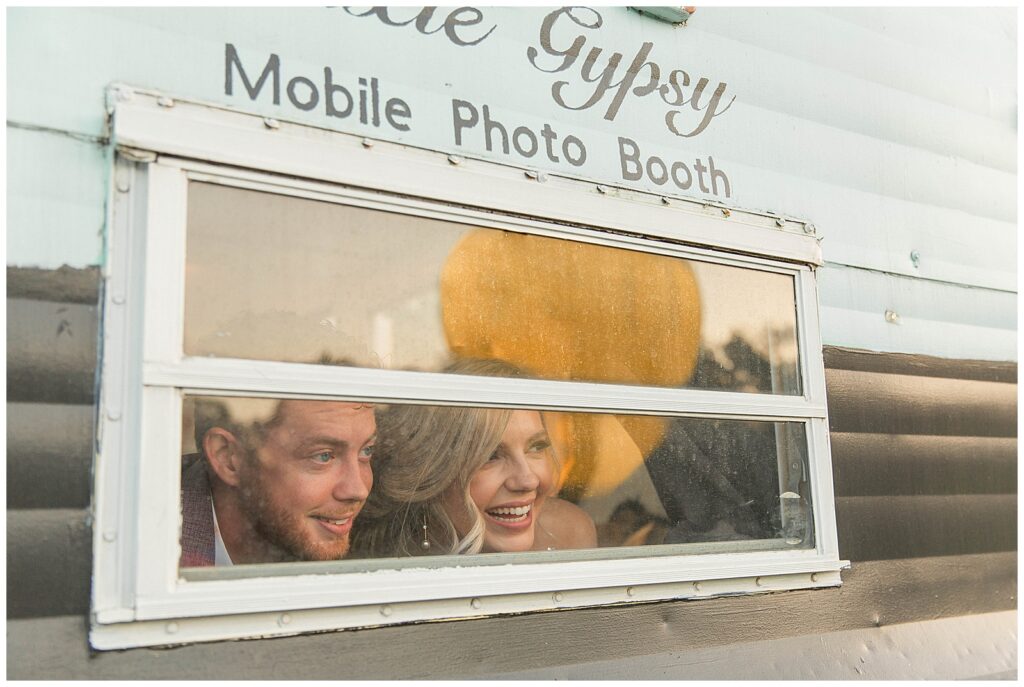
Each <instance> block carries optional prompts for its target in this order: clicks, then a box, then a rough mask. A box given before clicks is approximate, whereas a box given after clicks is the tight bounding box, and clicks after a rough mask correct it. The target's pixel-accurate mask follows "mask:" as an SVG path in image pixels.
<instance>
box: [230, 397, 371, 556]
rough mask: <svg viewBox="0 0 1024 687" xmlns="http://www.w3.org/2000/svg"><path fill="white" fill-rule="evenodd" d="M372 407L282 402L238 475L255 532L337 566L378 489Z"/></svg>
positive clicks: (292, 553)
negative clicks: (354, 525) (375, 484)
mask: <svg viewBox="0 0 1024 687" xmlns="http://www.w3.org/2000/svg"><path fill="white" fill-rule="evenodd" d="M375 441H376V424H375V422H374V417H373V408H372V407H371V406H368V405H362V404H357V403H342V402H338V401H282V403H281V406H280V408H279V412H278V415H277V421H276V422H275V423H274V424H273V425H272V426H271V427H270V428H269V429H267V430H266V431H265V432H264V433H263V439H262V442H261V443H260V445H259V446H257V447H256V448H254V449H253V450H251V451H250V453H249V456H248V459H247V460H246V461H244V468H243V469H242V470H241V471H240V475H239V488H240V489H241V492H242V494H241V496H242V504H243V507H244V508H245V511H246V514H247V516H248V518H249V520H250V522H251V524H252V526H253V529H255V531H256V532H257V534H259V535H260V536H261V537H263V538H264V539H265V540H266V541H267V542H268V543H270V544H272V545H273V546H275V547H276V548H278V549H281V550H282V552H283V553H284V554H285V555H286V556H291V557H293V558H296V559H299V560H318V561H324V560H336V559H339V558H342V557H344V556H345V554H346V553H348V547H349V533H350V532H351V530H352V522H353V520H355V517H356V515H357V514H358V513H359V510H360V509H361V508H362V507H363V503H364V502H365V501H366V497H367V496H368V495H369V493H370V486H371V485H372V484H373V473H372V472H371V471H370V458H371V457H372V455H373V444H374V442H375Z"/></svg>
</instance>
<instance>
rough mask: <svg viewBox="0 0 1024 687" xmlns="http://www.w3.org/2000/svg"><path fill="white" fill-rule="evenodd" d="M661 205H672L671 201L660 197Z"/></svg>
mask: <svg viewBox="0 0 1024 687" xmlns="http://www.w3.org/2000/svg"><path fill="white" fill-rule="evenodd" d="M661 204H662V205H671V204H672V201H671V200H669V199H668V198H666V197H665V196H662V197H661Z"/></svg>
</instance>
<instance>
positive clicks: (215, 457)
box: [203, 427, 245, 487]
mask: <svg viewBox="0 0 1024 687" xmlns="http://www.w3.org/2000/svg"><path fill="white" fill-rule="evenodd" d="M203 453H205V454H206V460H207V461H209V463H210V469H212V470H213V472H214V474H215V475H217V478H218V479H219V480H220V481H221V482H224V484H227V485H228V486H232V487H237V486H238V484H239V470H241V467H242V461H243V460H245V449H244V447H243V446H242V442H240V441H239V440H238V438H237V437H236V436H235V435H234V434H232V433H231V432H229V431H228V430H226V429H224V428H223V427H213V428H212V429H210V430H209V431H207V432H206V434H205V435H204V436H203Z"/></svg>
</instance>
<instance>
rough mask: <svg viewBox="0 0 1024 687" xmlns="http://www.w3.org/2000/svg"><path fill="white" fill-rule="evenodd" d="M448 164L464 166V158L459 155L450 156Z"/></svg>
mask: <svg viewBox="0 0 1024 687" xmlns="http://www.w3.org/2000/svg"><path fill="white" fill-rule="evenodd" d="M448 162H450V163H452V164H453V165H461V164H462V158H461V157H459V156H458V155H449V156H448Z"/></svg>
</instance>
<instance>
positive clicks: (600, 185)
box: [597, 184, 608, 193]
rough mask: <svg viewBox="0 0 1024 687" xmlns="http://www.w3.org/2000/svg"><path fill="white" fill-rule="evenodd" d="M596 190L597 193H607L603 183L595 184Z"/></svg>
mask: <svg viewBox="0 0 1024 687" xmlns="http://www.w3.org/2000/svg"><path fill="white" fill-rule="evenodd" d="M597 192H598V193H608V187H607V186H605V185H603V184H598V185H597Z"/></svg>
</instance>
